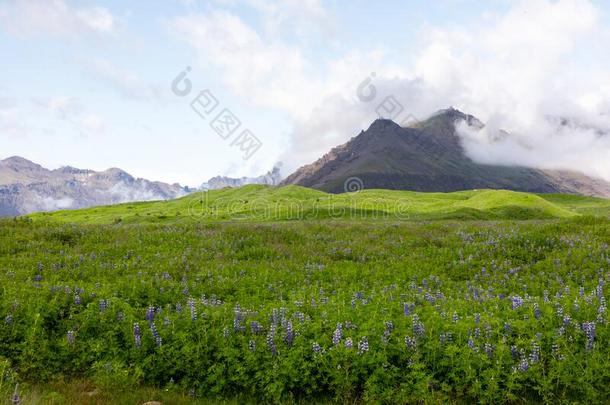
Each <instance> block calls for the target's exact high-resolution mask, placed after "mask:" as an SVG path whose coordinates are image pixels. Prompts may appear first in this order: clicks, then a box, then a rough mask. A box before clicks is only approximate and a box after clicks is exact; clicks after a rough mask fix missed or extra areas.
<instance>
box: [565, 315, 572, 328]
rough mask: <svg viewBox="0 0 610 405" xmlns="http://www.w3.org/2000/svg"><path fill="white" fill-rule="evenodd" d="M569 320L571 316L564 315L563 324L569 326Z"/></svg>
mask: <svg viewBox="0 0 610 405" xmlns="http://www.w3.org/2000/svg"><path fill="white" fill-rule="evenodd" d="M571 322H572V318H571V317H570V315H564V317H563V326H570V323H571Z"/></svg>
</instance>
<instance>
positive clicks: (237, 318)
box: [233, 303, 246, 333]
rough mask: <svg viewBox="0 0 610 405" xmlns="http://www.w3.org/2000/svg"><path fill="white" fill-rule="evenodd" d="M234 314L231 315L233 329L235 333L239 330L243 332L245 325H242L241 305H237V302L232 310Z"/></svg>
mask: <svg viewBox="0 0 610 405" xmlns="http://www.w3.org/2000/svg"><path fill="white" fill-rule="evenodd" d="M233 313H234V316H233V331H234V332H235V333H239V332H243V331H245V330H246V327H245V326H243V325H242V324H241V321H242V319H243V317H244V316H243V313H242V311H241V307H240V306H239V303H237V304H235V309H234V310H233Z"/></svg>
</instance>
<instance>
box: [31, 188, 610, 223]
mask: <svg viewBox="0 0 610 405" xmlns="http://www.w3.org/2000/svg"><path fill="white" fill-rule="evenodd" d="M581 214H584V215H595V216H599V217H610V200H603V199H599V198H590V197H579V196H560V195H554V194H540V195H535V194H528V193H519V192H514V191H506V190H471V191H461V192H455V193H416V192H412V191H392V190H363V191H361V192H358V193H345V194H327V193H324V192H321V191H317V190H312V189H308V188H303V187H298V186H284V187H268V186H261V185H249V186H244V187H241V188H235V189H231V188H227V189H222V190H213V191H209V192H203V193H201V192H199V193H194V194H191V195H188V196H186V197H183V198H179V199H177V200H172V201H156V202H143V203H128V204H120V205H113V206H108V207H95V208H88V209H83V210H76V211H60V212H53V213H39V214H33V215H31V216H29V217H28V218H29V219H34V220H36V221H45V222H64V223H85V224H114V225H120V224H134V223H138V224H140V223H163V224H175V223H196V222H198V223H201V222H206V223H209V222H219V221H248V222H252V221H257V222H273V221H294V220H316V219H318V220H326V219H350V220H377V221H396V220H442V219H445V220H449V219H453V220H456V219H459V220H501V219H510V220H528V219H529V220H531V219H553V218H570V217H575V216H578V215H581Z"/></svg>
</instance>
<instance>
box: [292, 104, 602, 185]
mask: <svg viewBox="0 0 610 405" xmlns="http://www.w3.org/2000/svg"><path fill="white" fill-rule="evenodd" d="M460 121H465V122H466V123H467V124H468V125H469V126H471V127H475V128H482V127H483V124H482V123H481V122H480V121H479V120H478V119H476V118H475V117H473V116H472V115H467V114H464V113H462V112H460V111H458V110H455V109H453V108H449V109H446V110H441V111H439V112H437V113H436V114H434V115H433V116H432V117H430V118H429V119H427V120H426V121H423V122H419V123H416V124H415V125H413V126H411V127H406V128H403V127H400V126H399V125H398V124H396V123H394V122H393V121H390V120H386V119H378V120H376V121H374V122H373V123H372V124H371V126H370V127H369V128H368V129H367V130H366V131H362V132H361V133H360V134H359V135H358V136H356V137H354V138H352V139H351V140H350V141H349V142H347V143H345V144H343V145H341V146H338V147H335V148H333V149H332V150H331V151H330V152H328V153H327V154H325V155H324V156H323V157H322V158H320V159H318V160H317V161H316V162H314V163H312V164H309V165H306V166H303V167H301V168H299V169H298V170H297V171H295V172H294V173H293V174H291V175H290V176H288V177H287V178H286V179H285V180H284V181H283V182H282V184H296V185H300V186H305V187H311V188H315V189H318V190H322V191H327V192H332V193H342V192H344V191H354V190H357V189H360V188H366V189H394V190H413V191H442V192H450V191H459V190H470V189H506V190H513V191H525V192H534V193H567V194H581V195H590V196H601V197H610V183H608V182H606V181H604V180H601V179H593V178H590V177H587V176H585V175H584V174H582V173H576V172H571V171H561V170H539V169H534V168H528V167H518V166H499V165H488V164H479V163H476V162H474V161H472V160H471V159H470V158H468V157H467V156H466V154H465V152H464V149H463V147H462V145H461V142H460V137H459V136H458V134H457V132H456V129H455V124H456V123H458V122H460ZM503 136H508V134H503Z"/></svg>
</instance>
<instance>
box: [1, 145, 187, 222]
mask: <svg viewBox="0 0 610 405" xmlns="http://www.w3.org/2000/svg"><path fill="white" fill-rule="evenodd" d="M190 191H193V190H190V189H189V188H188V187H182V186H180V185H179V184H167V183H162V182H158V181H150V180H146V179H142V178H134V177H133V176H131V175H130V174H129V173H127V172H125V171H123V170H121V169H117V168H111V169H108V170H104V171H101V172H96V171H94V170H86V169H77V168H74V167H70V166H65V167H62V168H59V169H55V170H49V169H46V168H44V167H42V166H40V165H38V164H36V163H34V162H31V161H29V160H27V159H24V158H22V157H18V156H13V157H10V158H7V159H4V160H1V161H0V216H14V215H22V214H27V213H30V212H34V211H54V210H59V209H75V208H86V207H91V206H96V205H106V204H117V203H123V202H131V201H151V200H168V199H172V198H176V197H180V196H182V195H185V194H186V193H188V192H190Z"/></svg>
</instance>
